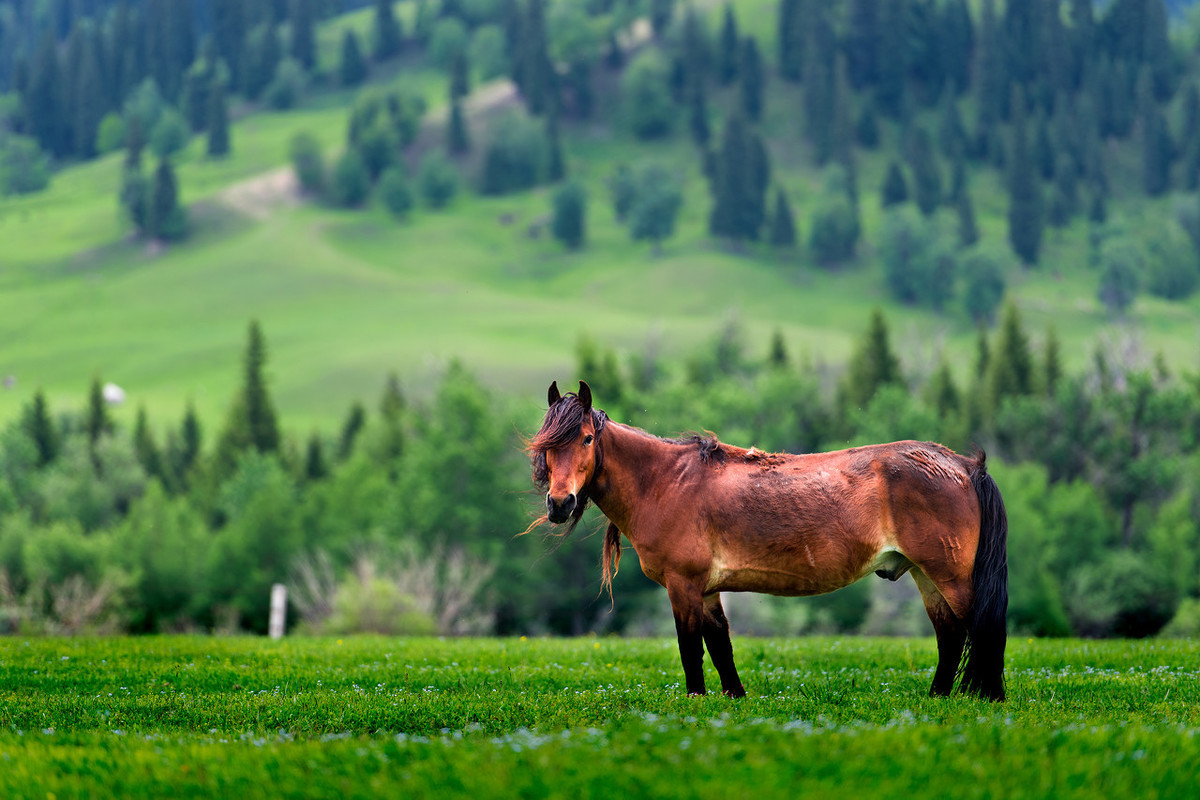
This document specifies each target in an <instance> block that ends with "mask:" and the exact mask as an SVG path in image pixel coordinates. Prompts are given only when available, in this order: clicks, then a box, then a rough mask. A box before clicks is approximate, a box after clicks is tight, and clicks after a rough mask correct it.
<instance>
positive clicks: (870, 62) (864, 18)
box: [846, 0, 948, 91]
mask: <svg viewBox="0 0 1200 800" xmlns="http://www.w3.org/2000/svg"><path fill="white" fill-rule="evenodd" d="M879 5H880V3H879V0H850V3H849V9H848V12H847V13H848V15H849V18H848V27H849V30H848V32H847V34H848V35H847V41H846V55H847V58H848V62H849V64H848V66H849V69H850V72H849V74H850V82H851V84H852V85H853V86H854V88H855V89H858V90H860V91H861V90H862V89H863V88H865V87H867V86H872V85H874V84H875V81H876V79H877V74H876V70H877V67H876V55H877V54H878V52H879ZM946 44H948V43H943V45H946Z"/></svg>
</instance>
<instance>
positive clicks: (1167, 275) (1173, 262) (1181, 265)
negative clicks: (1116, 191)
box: [1145, 220, 1200, 300]
mask: <svg viewBox="0 0 1200 800" xmlns="http://www.w3.org/2000/svg"><path fill="white" fill-rule="evenodd" d="M1145 241H1146V250H1147V253H1146V289H1147V290H1148V291H1149V292H1150V293H1151V294H1153V295H1156V296H1158V297H1162V298H1165V299H1167V300H1183V299H1184V298H1186V297H1188V296H1190V295H1191V294H1192V292H1194V291H1196V285H1197V283H1198V282H1200V259H1198V258H1197V256H1196V250H1195V248H1194V247H1193V246H1192V243H1191V241H1190V240H1189V238H1188V234H1187V233H1186V232H1185V230H1184V229H1183V228H1182V227H1181V226H1180V225H1179V224H1178V223H1176V222H1174V221H1170V220H1160V221H1158V222H1156V224H1154V226H1153V228H1152V230H1151V231H1149V232H1148V235H1147V236H1146V239H1145Z"/></svg>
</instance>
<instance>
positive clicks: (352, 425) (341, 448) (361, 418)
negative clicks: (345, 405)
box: [338, 400, 367, 461]
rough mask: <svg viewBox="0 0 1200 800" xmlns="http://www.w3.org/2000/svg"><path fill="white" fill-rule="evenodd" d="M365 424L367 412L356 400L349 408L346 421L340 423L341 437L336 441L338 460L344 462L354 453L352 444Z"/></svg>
mask: <svg viewBox="0 0 1200 800" xmlns="http://www.w3.org/2000/svg"><path fill="white" fill-rule="evenodd" d="M366 422H367V410H366V409H365V408H363V404H362V403H360V402H358V401H357V400H356V401H354V403H353V404H352V405H351V406H350V411H349V413H347V415H346V421H345V422H343V423H342V435H341V437H340V438H339V439H338V460H339V461H345V460H346V459H347V458H349V457H350V456H351V455H352V454H353V453H354V443H355V442H356V441H357V440H358V435H359V434H360V433H362V429H363V426H364V425H365V424H366Z"/></svg>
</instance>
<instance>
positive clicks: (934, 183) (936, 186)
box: [909, 128, 942, 217]
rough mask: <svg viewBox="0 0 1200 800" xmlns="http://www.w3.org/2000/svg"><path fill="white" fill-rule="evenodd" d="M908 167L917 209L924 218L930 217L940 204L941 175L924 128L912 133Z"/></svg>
mask: <svg viewBox="0 0 1200 800" xmlns="http://www.w3.org/2000/svg"><path fill="white" fill-rule="evenodd" d="M909 166H911V167H912V171H913V188H914V190H915V191H914V195H915V197H916V201H917V207H918V208H919V209H921V213H922V214H924V215H925V216H927V217H928V216H931V215H932V214H933V212H934V211H937V209H938V206H940V205H941V204H942V174H941V170H940V169H939V167H938V164H937V158H936V156H934V154H933V145H932V144H931V143H930V137H929V133H928V132H927V131H926V130H925V129H924V128H917V129H916V131H915V132H914V135H913V146H912V155H911V160H910V163H909Z"/></svg>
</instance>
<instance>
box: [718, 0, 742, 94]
mask: <svg viewBox="0 0 1200 800" xmlns="http://www.w3.org/2000/svg"><path fill="white" fill-rule="evenodd" d="M740 41H741V39H740V37H739V36H738V26H737V18H736V17H734V15H733V6H732V5H731V4H730V3H726V4H725V14H724V16H723V17H722V21H721V40H720V44H719V45H718V48H717V78H718V80H720V81H721V85H722V86H728V85H729V84H731V83H733V81H734V79H735V78H736V77H737V76H738V55H739V42H740Z"/></svg>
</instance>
